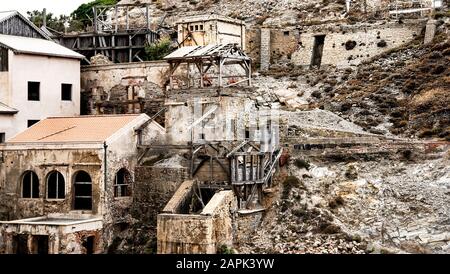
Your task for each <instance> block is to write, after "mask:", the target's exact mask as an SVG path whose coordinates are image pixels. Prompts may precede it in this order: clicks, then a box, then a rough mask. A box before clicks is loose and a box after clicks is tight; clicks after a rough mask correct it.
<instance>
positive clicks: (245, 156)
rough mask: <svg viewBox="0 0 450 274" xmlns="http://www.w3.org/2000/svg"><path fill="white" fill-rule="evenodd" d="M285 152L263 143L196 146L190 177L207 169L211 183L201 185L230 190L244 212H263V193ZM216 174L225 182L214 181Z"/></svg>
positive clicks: (193, 147)
mask: <svg viewBox="0 0 450 274" xmlns="http://www.w3.org/2000/svg"><path fill="white" fill-rule="evenodd" d="M281 154H282V148H280V147H278V146H271V145H270V144H269V145H268V146H266V144H263V143H262V142H260V141H250V140H248V139H247V140H244V141H242V142H230V141H214V142H204V143H193V144H192V148H191V177H192V178H196V175H197V172H198V171H199V170H200V169H201V168H202V167H204V166H206V167H207V169H208V170H209V172H210V180H207V181H202V182H201V183H202V186H203V187H208V188H211V187H212V188H214V187H217V188H225V189H227V188H231V189H232V190H233V191H234V193H235V195H236V198H237V201H238V206H239V208H240V209H242V210H260V209H263V208H264V207H263V205H262V199H263V190H264V189H265V188H268V187H270V186H271V183H272V176H273V175H274V173H275V171H276V168H277V167H278V162H279V159H280V157H281ZM218 169H221V170H218ZM217 173H223V174H224V175H225V177H223V176H222V178H226V179H227V180H226V181H222V182H220V181H215V179H216V178H217V177H221V176H217Z"/></svg>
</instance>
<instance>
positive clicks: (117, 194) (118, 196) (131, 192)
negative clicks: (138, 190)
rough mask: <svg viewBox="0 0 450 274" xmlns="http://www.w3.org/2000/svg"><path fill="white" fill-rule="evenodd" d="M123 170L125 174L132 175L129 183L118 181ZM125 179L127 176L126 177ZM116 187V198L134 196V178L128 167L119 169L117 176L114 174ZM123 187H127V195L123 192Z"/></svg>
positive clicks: (114, 190)
mask: <svg viewBox="0 0 450 274" xmlns="http://www.w3.org/2000/svg"><path fill="white" fill-rule="evenodd" d="M121 171H123V172H124V173H125V174H124V176H126V175H129V176H130V180H131V182H128V183H122V184H119V183H118V179H119V178H118V177H119V176H118V175H119V173H120V172H121ZM124 179H125V178H124ZM124 182H125V180H124ZM113 187H114V189H113V192H114V198H115V199H123V198H131V197H132V195H133V191H132V187H133V178H132V175H131V173H130V172H129V171H128V169H126V168H121V169H119V170H118V171H117V172H116V176H114V186H113ZM122 187H125V189H126V195H123V193H122ZM119 190H120V193H119Z"/></svg>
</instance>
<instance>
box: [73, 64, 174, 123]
mask: <svg viewBox="0 0 450 274" xmlns="http://www.w3.org/2000/svg"><path fill="white" fill-rule="evenodd" d="M168 69H169V65H168V64H167V63H166V62H164V61H154V62H141V63H126V64H108V65H91V66H84V67H82V68H81V91H82V102H81V105H82V107H81V109H82V114H99V113H98V112H100V114H103V113H105V114H109V113H134V112H136V111H137V112H141V113H147V114H148V115H150V116H152V115H153V114H155V113H156V112H158V111H159V110H160V109H161V108H162V107H163V104H164V94H165V92H164V89H165V86H166V84H167V83H168V79H169V78H168ZM127 100H136V101H137V100H142V102H144V105H143V107H142V105H141V104H140V103H136V104H134V105H131V104H128V105H127V104H123V103H124V102H126V101H127ZM100 102H101V103H105V104H103V105H101V106H99V105H97V104H96V103H100ZM141 108H143V109H141ZM158 122H161V121H158Z"/></svg>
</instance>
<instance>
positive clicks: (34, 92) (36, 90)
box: [28, 82, 41, 101]
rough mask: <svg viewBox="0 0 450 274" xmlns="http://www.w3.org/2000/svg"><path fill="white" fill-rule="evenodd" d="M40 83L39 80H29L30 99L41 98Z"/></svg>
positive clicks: (37, 99) (36, 99)
mask: <svg viewBox="0 0 450 274" xmlns="http://www.w3.org/2000/svg"><path fill="white" fill-rule="evenodd" d="M40 85H41V83H39V82H28V101H39V100H40Z"/></svg>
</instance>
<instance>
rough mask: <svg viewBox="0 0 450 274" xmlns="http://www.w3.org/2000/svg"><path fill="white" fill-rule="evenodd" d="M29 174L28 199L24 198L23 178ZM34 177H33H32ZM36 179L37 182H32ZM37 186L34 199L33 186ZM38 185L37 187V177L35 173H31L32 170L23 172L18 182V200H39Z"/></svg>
mask: <svg viewBox="0 0 450 274" xmlns="http://www.w3.org/2000/svg"><path fill="white" fill-rule="evenodd" d="M28 174H30V176H31V177H30V197H24V196H25V195H24V188H25V177H26V176H27V175H28ZM33 175H35V176H33ZM34 177H36V178H37V182H34V180H33V178H34ZM35 183H36V184H37V196H36V197H35V196H34V195H33V194H36V193H34V184H35ZM40 192H41V190H40V185H39V176H38V175H37V174H36V172H34V171H32V170H27V171H25V172H24V173H23V174H22V176H21V180H20V198H21V199H39V198H40Z"/></svg>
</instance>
